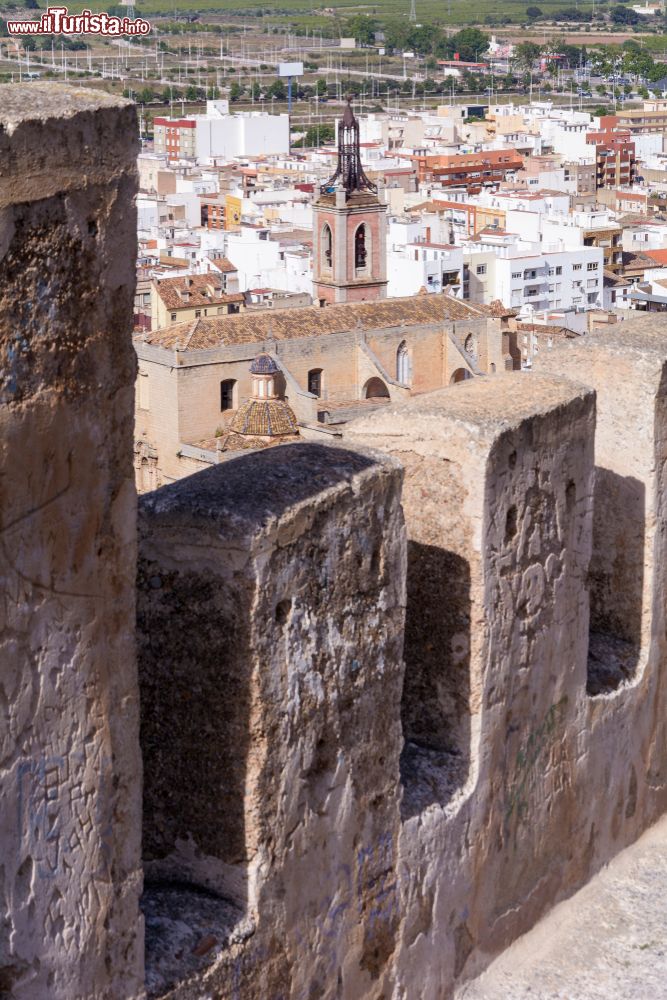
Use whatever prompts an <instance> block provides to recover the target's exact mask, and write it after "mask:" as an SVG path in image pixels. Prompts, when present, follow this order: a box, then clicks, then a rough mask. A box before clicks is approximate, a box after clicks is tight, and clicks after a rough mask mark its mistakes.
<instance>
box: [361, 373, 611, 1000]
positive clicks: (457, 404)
mask: <svg viewBox="0 0 667 1000" xmlns="http://www.w3.org/2000/svg"><path fill="white" fill-rule="evenodd" d="M594 403H595V397H594V393H593V392H592V391H591V390H590V389H587V388H582V387H577V386H575V385H573V384H572V383H568V382H567V381H566V380H564V379H561V380H556V379H546V378H538V377H536V376H528V375H508V376H498V377H496V378H493V379H475V380H473V381H471V382H467V383H463V384H461V385H460V386H458V387H456V388H455V389H450V390H444V391H442V392H438V393H431V394H429V395H426V396H423V397H421V398H420V399H415V400H413V401H411V402H410V403H409V404H406V405H405V406H401V407H385V408H383V409H382V411H380V412H377V413H375V414H373V415H370V416H369V417H367V418H364V419H362V420H359V421H356V422H355V423H354V424H352V425H350V427H349V428H348V431H347V434H346V440H347V442H355V441H359V442H363V443H364V444H367V445H369V446H372V447H374V448H380V449H381V450H386V451H387V452H389V453H390V454H391V455H392V456H393V457H396V458H398V459H399V460H400V461H401V462H402V463H403V465H404V467H405V485H404V490H403V505H404V509H405V518H406V527H407V531H408V595H407V622H406V644H405V669H406V678H405V685H404V694H403V713H402V714H403V727H404V735H405V739H406V746H405V750H404V753H403V758H402V777H403V783H404V799H403V818H404V823H403V828H402V838H401V847H400V856H401V870H402V872H403V876H404V877H403V881H402V886H401V889H402V911H403V914H404V922H403V924H402V928H403V935H402V939H401V943H400V947H399V950H398V952H397V954H396V956H395V975H396V983H397V988H398V989H399V991H400V989H401V988H402V990H403V991H404V995H405V996H410V995H411V984H414V983H415V982H419V984H420V990H421V992H420V996H421V997H422V998H424V1000H442V998H443V997H447V996H449V995H450V993H451V989H452V986H453V983H454V982H455V980H456V979H457V978H458V977H459V976H460V975H461V974H462V973H464V970H465V971H466V973H468V972H469V970H470V969H472V968H474V967H475V965H476V963H479V962H480V961H481V960H483V956H484V955H485V954H487V953H489V952H490V953H493V952H494V951H497V950H499V949H500V948H501V947H503V946H504V945H506V944H507V943H508V942H509V941H511V940H512V939H513V938H514V937H516V936H517V935H518V934H519V933H520V932H521V931H522V930H524V929H525V928H527V927H528V926H530V925H531V924H532V923H533V922H534V920H535V919H536V917H537V916H538V915H539V913H540V912H542V911H543V910H544V909H545V908H546V907H548V906H549V905H550V904H551V903H552V901H553V899H554V898H555V897H556V896H557V895H558V894H559V893H560V892H561V891H562V890H563V885H562V882H561V880H565V878H566V877H570V878H572V879H573V880H576V875H575V874H574V873H573V872H572V870H571V866H572V844H573V843H577V844H579V845H580V850H581V852H583V853H585V849H586V845H585V842H584V843H581V841H580V840H579V839H578V838H579V837H580V827H579V821H580V818H581V817H580V816H579V815H578V810H579V809H580V808H581V805H582V803H580V802H578V801H577V790H576V789H575V787H574V786H575V782H574V780H573V768H574V766H575V762H576V760H577V758H578V754H579V738H580V730H581V726H580V712H581V705H582V702H583V701H584V700H585V697H586V696H585V684H586V669H585V659H586V648H587V643H588V599H587V591H586V572H587V569H588V561H589V556H590V544H591V518H592V490H593V432H594ZM577 860H578V861H579V865H580V874H579V877H581V866H582V862H581V859H580V858H579V859H577Z"/></svg>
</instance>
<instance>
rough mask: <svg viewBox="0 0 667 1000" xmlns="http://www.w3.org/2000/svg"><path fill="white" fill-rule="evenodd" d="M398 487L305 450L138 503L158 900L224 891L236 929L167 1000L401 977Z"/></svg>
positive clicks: (346, 455) (305, 994)
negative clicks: (175, 893)
mask: <svg viewBox="0 0 667 1000" xmlns="http://www.w3.org/2000/svg"><path fill="white" fill-rule="evenodd" d="M400 484H401V472H400V469H399V467H398V465H397V464H396V463H393V462H391V461H390V460H388V459H387V458H385V457H378V456H375V455H372V454H367V453H361V452H349V451H346V450H344V449H340V448H326V447H322V446H320V445H315V444H299V445H285V446H284V447H282V448H279V449H272V450H269V451H265V452H260V453H256V454H253V455H249V456H246V457H242V458H239V459H235V460H233V461H231V462H228V463H225V465H224V467H223V466H218V467H216V468H213V469H211V470H207V471H205V472H202V473H199V474H197V475H195V476H192V477H190V478H189V479H188V480H181V481H180V482H179V483H176V484H174V485H172V486H168V487H164V488H163V489H161V490H158V491H157V492H155V493H153V494H149V495H148V496H147V497H145V498H143V499H142V501H141V505H140V563H139V591H138V625H139V641H140V646H139V648H140V661H139V662H140V684H141V692H142V750H143V754H144V766H145V792H144V807H145V813H144V847H145V854H146V877H147V882H148V885H149V886H150V885H151V883H152V882H153V881H154V880H156V879H159V880H160V881H161V883H162V884H163V885H164V883H165V882H168V881H171V882H172V883H173V884H179V885H181V886H183V885H184V884H185V886H190V887H192V886H197V887H200V888H202V887H205V888H207V889H208V890H209V892H211V893H213V894H215V895H216V896H217V897H218V898H219V899H226V900H228V901H230V902H233V904H234V905H235V906H236V907H237V908H238V918H239V922H238V924H237V925H236V927H234V928H233V929H232V930H231V931H230V934H231V936H232V938H235V940H234V941H232V944H231V946H230V947H228V948H227V949H226V951H225V952H224V953H223V954H221V955H220V956H218V955H215V956H213V960H212V962H211V964H210V966H209V968H208V969H207V971H206V972H203V973H201V974H200V975H198V976H195V975H193V974H192V970H191V968H190V967H189V965H188V963H183V966H182V970H181V980H182V981H181V983H180V984H179V985H177V986H175V987H174V989H173V991H172V992H170V993H169V996H173V997H179V998H190V997H205V996H209V995H211V994H213V995H215V996H216V997H220V998H227V997H235V998H236V997H238V998H239V1000H240V998H246V997H247V998H250V997H258V998H259V997H262V998H269V997H271V998H276V1000H277V998H278V997H284V998H287V997H292V998H295V1000H297V998H298V1000H307V998H311V997H318V1000H319V998H322V1000H328V998H334V997H336V998H337V997H343V996H344V997H349V998H352V997H362V996H366V995H368V996H370V995H373V996H378V995H380V994H381V992H382V989H383V984H386V982H387V981H388V972H389V968H390V958H391V955H392V952H393V951H394V948H395V944H396V938H397V933H398V927H399V909H398V890H397V869H396V846H397V837H398V830H399V790H400V785H399V780H398V762H399V753H400V747H401V738H400V717H399V711H400V690H401V683H402V657H401V652H402V638H403V619H404V581H405V537H404V527H403V518H402V512H401V509H400V503H399V497H400ZM186 923H187V918H186ZM154 929H155V930H156V931H157V933H158V938H159V935H160V929H159V928H153V927H152V926H151V923H150V922H149V925H148V932H149V948H150V949H151V950H150V951H149V956H150V954H151V952H153V953H155V954H156V956H157V961H158V966H162V967H163V960H162V959H160V953H163V952H164V949H162V948H161V946H160V944H159V941H158V943H156V944H155V945H153V941H152V932H153V930H154ZM212 936H216V935H215V934H212ZM244 939H245V940H244ZM306 955H307V956H309V957H308V960H305V959H304V956H306ZM160 972H161V969H158V970H157V972H156V974H155V981H156V983H157V982H158V980H159V978H160ZM149 975H150V976H153V975H154V971H153V968H152V967H149Z"/></svg>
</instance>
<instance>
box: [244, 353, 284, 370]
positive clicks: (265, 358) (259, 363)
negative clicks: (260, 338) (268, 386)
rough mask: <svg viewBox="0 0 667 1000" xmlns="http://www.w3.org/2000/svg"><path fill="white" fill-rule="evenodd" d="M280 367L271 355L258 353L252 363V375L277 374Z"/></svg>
mask: <svg viewBox="0 0 667 1000" xmlns="http://www.w3.org/2000/svg"><path fill="white" fill-rule="evenodd" d="M279 371H280V369H279V368H278V365H277V364H276V363H275V361H274V360H273V358H272V357H271V355H269V354H258V355H257V357H256V358H253V360H252V362H251V363H250V374H251V375H275V374H276V373H277V372H279Z"/></svg>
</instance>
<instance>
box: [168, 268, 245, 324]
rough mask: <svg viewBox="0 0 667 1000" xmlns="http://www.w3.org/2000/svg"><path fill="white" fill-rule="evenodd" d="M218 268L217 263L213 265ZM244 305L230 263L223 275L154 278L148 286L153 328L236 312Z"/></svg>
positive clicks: (209, 274)
mask: <svg viewBox="0 0 667 1000" xmlns="http://www.w3.org/2000/svg"><path fill="white" fill-rule="evenodd" d="M216 263H217V265H218V268H219V267H220V261H217V262H216ZM244 305H245V300H244V297H243V295H242V293H241V292H239V291H238V281H237V280H236V269H235V268H234V267H233V266H232V265H231V264H229V267H228V270H227V271H226V273H222V274H213V273H212V272H211V273H208V274H187V275H184V276H183V277H180V278H163V279H162V280H158V279H154V280H153V284H152V287H151V319H152V329H153V330H162V329H164V327H167V326H171V325H172V324H174V323H187V322H191V321H193V320H195V319H199V318H200V317H203V318H206V317H209V316H211V317H213V316H225V315H227V314H228V313H237V312H239V310H240V309H242V308H243V307H244Z"/></svg>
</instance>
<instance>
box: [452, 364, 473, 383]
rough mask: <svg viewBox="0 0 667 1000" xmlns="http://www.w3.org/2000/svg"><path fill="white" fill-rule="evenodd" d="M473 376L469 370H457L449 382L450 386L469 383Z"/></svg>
mask: <svg viewBox="0 0 667 1000" xmlns="http://www.w3.org/2000/svg"><path fill="white" fill-rule="evenodd" d="M469 378H472V375H471V374H470V372H469V371H468V369H467V368H457V369H456V371H455V372H454V374H453V375H452V377H451V378H450V380H449V384H450V385H455V384H456V383H457V382H467V381H468V379H469Z"/></svg>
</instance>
